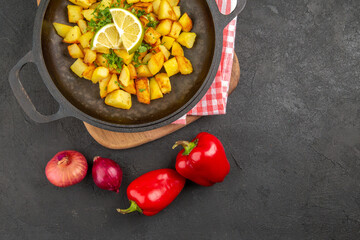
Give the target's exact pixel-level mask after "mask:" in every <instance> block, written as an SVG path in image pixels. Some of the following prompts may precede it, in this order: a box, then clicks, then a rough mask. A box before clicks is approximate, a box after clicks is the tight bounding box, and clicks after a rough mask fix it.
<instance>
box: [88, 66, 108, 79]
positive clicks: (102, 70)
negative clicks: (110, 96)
mask: <svg viewBox="0 0 360 240" xmlns="http://www.w3.org/2000/svg"><path fill="white" fill-rule="evenodd" d="M109 74H110V71H109V69H108V68H106V67H97V68H96V69H95V71H94V73H93V75H92V77H91V81H92V82H93V83H98V82H99V81H101V80H103V79H105V78H107V77H108V76H109Z"/></svg>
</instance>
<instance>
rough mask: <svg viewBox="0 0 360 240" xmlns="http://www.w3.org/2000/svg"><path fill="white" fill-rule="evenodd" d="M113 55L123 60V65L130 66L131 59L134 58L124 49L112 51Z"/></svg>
mask: <svg viewBox="0 0 360 240" xmlns="http://www.w3.org/2000/svg"><path fill="white" fill-rule="evenodd" d="M114 53H115V54H116V55H117V56H118V57H121V58H122V59H123V62H124V63H125V64H130V63H131V61H132V59H133V57H134V54H135V53H133V54H129V53H128V52H127V51H126V50H125V49H115V50H114Z"/></svg>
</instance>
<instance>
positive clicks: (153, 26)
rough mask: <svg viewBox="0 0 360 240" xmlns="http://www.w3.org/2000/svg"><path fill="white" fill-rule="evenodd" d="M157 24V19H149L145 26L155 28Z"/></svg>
mask: <svg viewBox="0 0 360 240" xmlns="http://www.w3.org/2000/svg"><path fill="white" fill-rule="evenodd" d="M158 24H159V22H158V21H150V22H149V23H148V24H147V25H146V26H148V27H152V28H156V26H157V25H158Z"/></svg>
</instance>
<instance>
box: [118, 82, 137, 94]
mask: <svg viewBox="0 0 360 240" xmlns="http://www.w3.org/2000/svg"><path fill="white" fill-rule="evenodd" d="M121 89H123V90H124V91H125V92H128V93H130V94H134V95H136V88H135V81H134V80H130V82H129V85H128V86H127V87H122V88H121Z"/></svg>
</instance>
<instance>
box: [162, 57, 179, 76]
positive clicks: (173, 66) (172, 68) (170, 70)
mask: <svg viewBox="0 0 360 240" xmlns="http://www.w3.org/2000/svg"><path fill="white" fill-rule="evenodd" d="M164 68H165V71H166V73H167V74H168V76H169V77H171V76H173V75H175V74H177V73H179V72H180V69H179V65H178V63H177V61H176V58H172V59H170V60H168V61H166V62H165V63H164Z"/></svg>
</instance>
